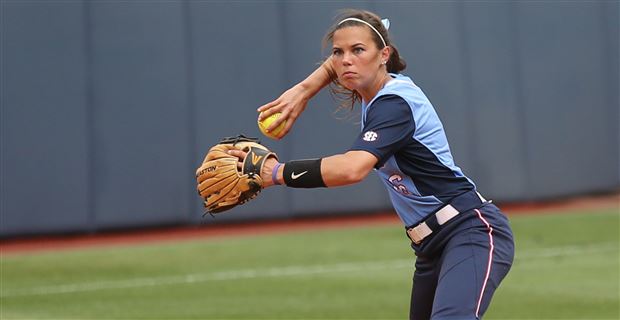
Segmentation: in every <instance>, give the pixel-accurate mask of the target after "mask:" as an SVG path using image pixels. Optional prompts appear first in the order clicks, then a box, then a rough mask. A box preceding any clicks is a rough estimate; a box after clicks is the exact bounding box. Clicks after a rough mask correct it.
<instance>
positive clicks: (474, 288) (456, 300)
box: [409, 203, 514, 320]
mask: <svg viewBox="0 0 620 320" xmlns="http://www.w3.org/2000/svg"><path fill="white" fill-rule="evenodd" d="M412 248H413V249H414V250H415V252H416V256H417V259H416V263H415V266H416V269H415V272H414V276H413V289H412V293H411V309H410V313H409V317H410V319H415V320H423V319H433V320H437V319H450V320H452V319H459V320H460V319H481V318H482V315H483V314H484V312H485V311H486V309H487V307H488V306H489V303H490V301H491V297H492V296H493V293H494V292H495V289H497V287H498V286H499V284H500V282H501V281H502V279H504V277H505V276H506V274H507V273H508V270H510V267H511V265H512V261H513V258H514V240H513V235H512V231H511V229H510V225H509V223H508V219H507V218H506V216H504V214H503V213H502V212H501V211H500V210H499V208H497V207H496V206H495V205H494V204H492V203H485V204H483V205H482V206H481V207H480V208H477V209H473V210H469V211H467V212H462V213H460V214H459V215H458V216H456V217H455V218H453V219H452V220H450V221H448V222H447V223H446V224H445V225H443V226H442V228H441V229H440V230H439V231H438V232H436V233H434V234H431V235H430V236H429V237H428V238H427V239H424V241H422V243H421V244H420V245H419V246H418V245H415V244H412Z"/></svg>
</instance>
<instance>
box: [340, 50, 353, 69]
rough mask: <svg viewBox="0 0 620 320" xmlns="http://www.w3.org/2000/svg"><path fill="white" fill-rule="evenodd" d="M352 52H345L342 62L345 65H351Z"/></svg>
mask: <svg viewBox="0 0 620 320" xmlns="http://www.w3.org/2000/svg"><path fill="white" fill-rule="evenodd" d="M351 58H352V56H351V53H347V52H345V53H344V54H343V56H342V64H343V65H345V66H350V65H351Z"/></svg>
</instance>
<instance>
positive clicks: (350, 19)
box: [338, 18, 390, 47]
mask: <svg viewBox="0 0 620 320" xmlns="http://www.w3.org/2000/svg"><path fill="white" fill-rule="evenodd" d="M346 21H357V22H361V23H363V24H365V25H367V26H369V27H370V29H372V30H373V31H374V32H375V33H376V34H377V35H378V36H379V38H380V39H381V42H383V46H384V47H387V44H386V43H385V40H384V39H383V36H382V35H381V33H379V30H377V29H375V27H373V26H372V24H370V23H368V22H366V21H364V20H362V19H358V18H346V19H344V20H342V21H340V22H338V25H341V24H342V23H344V22H346ZM381 24H383V26H384V27H385V30H389V29H390V20H389V19H381Z"/></svg>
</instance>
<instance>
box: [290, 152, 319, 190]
mask: <svg viewBox="0 0 620 320" xmlns="http://www.w3.org/2000/svg"><path fill="white" fill-rule="evenodd" d="M322 160H323V159H321V158H319V159H310V160H293V161H289V162H287V163H285V164H284V183H285V184H286V185H287V186H289V187H292V188H321V187H326V185H325V182H323V177H322V176H321V161H322Z"/></svg>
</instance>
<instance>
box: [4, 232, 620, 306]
mask: <svg viewBox="0 0 620 320" xmlns="http://www.w3.org/2000/svg"><path fill="white" fill-rule="evenodd" d="M611 251H616V252H617V251H618V244H615V243H603V244H599V245H591V246H565V247H555V248H545V249H539V250H532V251H526V252H521V253H520V252H517V254H516V260H519V262H520V263H523V262H527V261H532V259H536V258H539V259H542V258H552V257H559V256H570V255H582V254H588V253H601V252H611ZM524 259H527V260H524ZM413 265H414V260H413V258H412V259H397V260H388V261H379V262H368V261H360V262H347V263H339V264H327V265H305V266H288V267H275V268H265V269H246V270H231V271H222V272H213V273H197V274H187V275H177V276H160V277H149V278H134V279H122V280H110V281H99V282H84V283H74V284H62V285H53V286H42V287H35V288H29V289H24V290H14V291H6V292H2V294H0V297H1V298H10V297H24V296H37V295H53V294H66V293H78V292H91V291H98V290H112V289H128V288H140V287H152V286H164V285H179V284H194V283H202V282H210V281H227V280H241V279H253V278H274V277H290V276H309V275H318V274H327V273H347V272H362V271H364V272H366V271H374V270H393V269H404V268H411V269H413Z"/></svg>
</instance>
